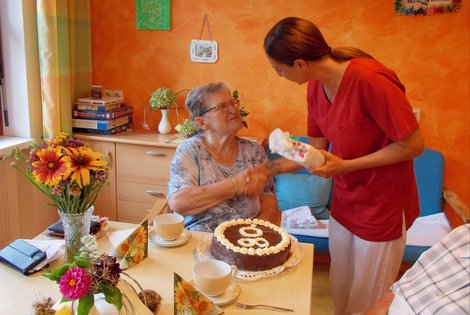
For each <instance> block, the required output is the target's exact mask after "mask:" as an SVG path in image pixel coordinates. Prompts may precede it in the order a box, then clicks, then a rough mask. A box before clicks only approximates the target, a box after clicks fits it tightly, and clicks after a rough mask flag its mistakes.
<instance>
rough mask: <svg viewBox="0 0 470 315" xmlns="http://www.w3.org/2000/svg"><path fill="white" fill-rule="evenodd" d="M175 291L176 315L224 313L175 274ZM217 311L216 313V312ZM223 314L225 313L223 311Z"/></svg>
mask: <svg viewBox="0 0 470 315" xmlns="http://www.w3.org/2000/svg"><path fill="white" fill-rule="evenodd" d="M174 290H175V308H174V314H175V315H183V314H198V315H209V314H221V313H220V312H218V311H217V310H219V311H222V310H221V309H220V308H219V307H218V306H217V305H216V304H214V303H213V302H212V301H211V300H209V299H208V298H206V297H205V296H204V295H202V293H200V292H199V291H198V290H196V289H195V288H194V287H193V286H192V285H191V284H189V282H187V281H185V280H184V279H183V278H181V277H180V276H179V275H178V274H177V273H175V274H174ZM214 311H215V312H214ZM222 313H223V311H222Z"/></svg>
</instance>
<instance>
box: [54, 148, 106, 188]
mask: <svg viewBox="0 0 470 315" xmlns="http://www.w3.org/2000/svg"><path fill="white" fill-rule="evenodd" d="M62 149H64V151H65V152H66V153H67V155H68V156H69V157H70V160H71V168H72V176H71V179H72V181H75V182H76V183H77V184H78V186H79V187H80V188H82V187H83V186H88V185H89V184H90V171H92V170H93V171H99V170H103V169H105V167H106V166H107V165H108V161H106V160H101V157H103V156H105V154H103V153H99V152H93V150H92V149H91V148H88V147H78V148H71V147H69V148H64V147H62Z"/></svg>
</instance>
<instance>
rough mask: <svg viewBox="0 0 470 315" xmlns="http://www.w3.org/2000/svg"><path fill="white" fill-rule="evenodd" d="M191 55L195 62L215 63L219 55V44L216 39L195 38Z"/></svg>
mask: <svg viewBox="0 0 470 315" xmlns="http://www.w3.org/2000/svg"><path fill="white" fill-rule="evenodd" d="M190 56H191V61H193V62H205V63H215V62H217V59H218V58H219V56H218V44H217V42H216V41H215V40H200V39H193V40H192V41H191V46H190Z"/></svg>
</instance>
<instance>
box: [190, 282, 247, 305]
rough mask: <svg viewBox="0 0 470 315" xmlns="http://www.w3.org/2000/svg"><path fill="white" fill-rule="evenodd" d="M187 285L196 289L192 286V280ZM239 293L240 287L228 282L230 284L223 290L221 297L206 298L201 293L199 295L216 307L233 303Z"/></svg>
mask: <svg viewBox="0 0 470 315" xmlns="http://www.w3.org/2000/svg"><path fill="white" fill-rule="evenodd" d="M189 284H191V285H192V286H194V287H195V288H196V285H195V284H194V280H191V281H189ZM196 289H197V288H196ZM240 291H241V289H240V285H238V283H236V282H235V281H230V284H229V285H228V288H227V290H225V292H224V293H223V294H221V295H218V296H208V295H205V294H204V293H202V292H201V293H202V294H204V296H205V297H206V298H208V299H209V300H211V301H212V302H213V303H215V304H217V305H218V306H224V305H227V304H230V303H232V302H234V301H235V300H236V299H237V298H238V296H239V295H240Z"/></svg>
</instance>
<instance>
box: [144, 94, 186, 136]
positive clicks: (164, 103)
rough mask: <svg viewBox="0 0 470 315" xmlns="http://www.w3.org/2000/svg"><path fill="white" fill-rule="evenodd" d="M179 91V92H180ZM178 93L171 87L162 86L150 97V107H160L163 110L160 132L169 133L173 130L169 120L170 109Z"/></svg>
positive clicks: (159, 125)
mask: <svg viewBox="0 0 470 315" xmlns="http://www.w3.org/2000/svg"><path fill="white" fill-rule="evenodd" d="M180 92H181V91H179V92H178V93H180ZM178 93H175V92H173V91H172V90H171V89H170V88H167V87H161V88H158V89H156V90H155V91H154V92H153V93H152V95H151V96H150V99H149V104H150V108H152V109H155V110H157V109H160V110H161V111H162V119H161V120H160V123H159V124H158V131H159V132H160V133H169V132H170V131H171V124H170V120H169V112H168V110H169V109H170V108H171V107H173V106H175V104H176V95H177V94H178Z"/></svg>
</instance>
